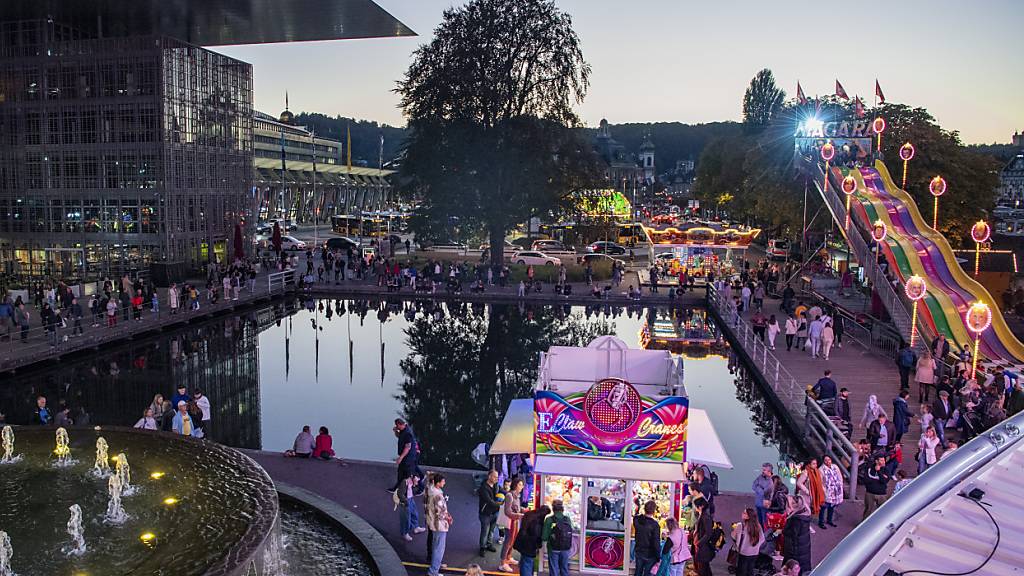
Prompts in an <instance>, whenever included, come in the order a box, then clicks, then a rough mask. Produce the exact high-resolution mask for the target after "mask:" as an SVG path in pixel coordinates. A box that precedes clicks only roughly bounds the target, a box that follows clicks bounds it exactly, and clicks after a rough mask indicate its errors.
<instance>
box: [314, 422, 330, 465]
mask: <svg viewBox="0 0 1024 576" xmlns="http://www.w3.org/2000/svg"><path fill="white" fill-rule="evenodd" d="M332 444H333V441H332V440H331V435H330V433H329V432H328V431H327V427H326V426H321V427H320V433H319V434H317V435H316V446H315V447H314V448H313V458H320V459H321V460H330V459H331V458H334V449H333V448H331V445H332Z"/></svg>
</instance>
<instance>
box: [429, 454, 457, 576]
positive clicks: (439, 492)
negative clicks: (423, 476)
mask: <svg viewBox="0 0 1024 576" xmlns="http://www.w3.org/2000/svg"><path fill="white" fill-rule="evenodd" d="M444 485H445V478H444V475H443V474H441V473H438V472H435V473H434V476H433V478H432V481H431V487H430V489H429V490H430V491H431V494H430V498H429V501H430V511H429V512H428V513H427V526H428V527H429V528H430V533H431V534H432V541H431V547H430V568H429V569H428V570H427V574H428V576H438V575H439V574H440V573H441V560H442V559H443V558H444V547H445V543H446V542H447V540H448V530H449V529H450V528H451V525H452V516H451V514H449V513H448V497H447V496H445V495H444Z"/></svg>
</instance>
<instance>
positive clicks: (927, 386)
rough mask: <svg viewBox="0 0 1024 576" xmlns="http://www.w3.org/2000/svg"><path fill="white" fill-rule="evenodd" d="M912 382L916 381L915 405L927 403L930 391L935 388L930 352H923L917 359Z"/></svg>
mask: <svg viewBox="0 0 1024 576" xmlns="http://www.w3.org/2000/svg"><path fill="white" fill-rule="evenodd" d="M914 380H916V381H917V403H918V404H924V403H925V402H928V398H929V397H931V389H932V388H934V387H935V359H933V358H932V353H931V352H928V351H925V353H924V354H922V355H921V357H920V358H918V359H917V369H916V370H915V371H914Z"/></svg>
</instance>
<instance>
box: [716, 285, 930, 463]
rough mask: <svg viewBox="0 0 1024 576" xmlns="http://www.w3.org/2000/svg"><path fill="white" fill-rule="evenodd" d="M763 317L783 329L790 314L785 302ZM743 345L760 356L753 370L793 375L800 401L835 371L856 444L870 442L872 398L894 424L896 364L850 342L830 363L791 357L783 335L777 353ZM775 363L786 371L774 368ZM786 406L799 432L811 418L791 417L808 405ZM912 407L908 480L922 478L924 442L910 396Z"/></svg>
mask: <svg viewBox="0 0 1024 576" xmlns="http://www.w3.org/2000/svg"><path fill="white" fill-rule="evenodd" d="M763 313H764V314H765V315H766V316H770V315H771V314H775V316H776V319H777V320H778V322H779V324H780V326H782V325H784V323H785V318H786V313H785V312H783V311H782V310H781V301H780V300H771V299H769V300H766V301H765V306H764V311H763ZM751 316H752V312H751V311H746V312H744V313H743V314H742V315H741V318H740V320H739V321H740V322H741V323H743V327H744V328H746V330H737V327H736V325H735V324H733V325H729V323H728V322H727V321H726V322H725V326H723V329H725V330H728V331H730V333H732V334H734V335H735V334H747V333H748V330H749V328H750V317H751ZM738 339H739V340H740V345H741V346H743V347H744V348H745V349H747V350H748V351H749V350H755V352H753V354H752V356H753V358H754V362H753V363H754V366H753V367H752V368H753V369H755V370H759V371H761V372H762V373H763V374H766V375H768V376H769V377H770V376H772V375H773V374H772V373H773V372H774V373H776V374H777V373H778V372H780V371H783V370H784V371H785V372H788V373H789V374H791V375H793V377H794V378H795V379H796V380H797V383H796V386H797V390H796V392H795V393H796V394H798V395H800V397H801V398H802V397H803V395H805V394H806V393H807V390H808V389H809V388H810V387H811V386H813V385H814V384H815V383H816V382H817V381H818V379H819V378H821V377H822V376H823V375H824V371H825V370H826V369H828V370H831V371H832V375H831V377H832V379H833V380H835V382H836V384H837V386H838V388H844V387H845V388H848V389H849V390H850V416H851V420H852V424H853V433H852V434H851V440H852V441H853V442H856V441H858V440H860V439H861V438H865V437H867V426H868V425H869V424H870V422H871V420H870V419H869V420H868V421H866V422H865V421H863V415H864V408H865V405H866V404H867V401H868V398H869V397H870V396H871V395H874V396H876V397H877V399H878V403H879V405H881V406H882V408H884V409H885V412H886V414H887V415H888V416H889V417H890V418H892V415H893V399H894V398H896V397H897V395H898V394H899V391H900V379H899V372H898V370H897V368H896V365H895V363H894V362H893V361H892V360H891V359H889V358H887V357H884V356H882V355H881V354H878V353H876V352H875V351H874V350H871V349H869V348H865V347H863V346H861V345H859V344H857V343H856V342H854V341H852V340H850V339H846V340H845V341H844V342H843V343H842V344H841V345H840V344H839V343H838V342H837V343H836V345H835V346H834V347H833V348H832V351H831V354H830V355H829V359H828V360H825V359H824V358H822V357H820V356H819V357H818V358H812V357H811V355H810V353H809V352H808V351H807V350H797V349H796V348H794V349H792V350H789V351H787V350H786V342H785V335H784V334H783V333H780V334H779V335H778V337H777V338H776V341H775V351H774V352H772V351H770V350H766V349H765V347H764V346H763V345H761V344H760V342H758V343H757V344H756V345H754V344H753V343H751V342H749V339H748V342H744V341H743V336H742V335H741V336H740V337H739V338H738ZM776 363H777V364H778V366H779V367H780V369H781V370H780V369H776V368H775V366H776ZM783 404H787V406H788V407H789V409H790V411H791V416H792V419H793V421H794V422H796V423H797V425H798V426H801V425H802V423H803V422H804V419H805V417H806V414H805V413H804V412H802V411H801V412H799V413H792V412H795V411H796V410H799V409H800V408H799V407H802V405H803V401H802V400H801V401H800V402H791V403H787V402H783ZM908 405H909V409H910V412H911V416H912V417H913V420H912V421H911V424H910V427H909V429H908V430H907V433H906V434H904V436H903V439H902V442H901V445H902V447H903V464H902V466H901V468H902V469H903V470H904V471H905V472H906V473H907V474H908V476H909V477H913V476H916V475H917V463H916V461H915V460H914V455H915V454H916V452H917V442H918V440H919V439H920V437H921V426H920V424H919V422H918V421H917V418H916V417H917V416H918V415H919V414H920V404H918V402H917V397H916V394H911V397H910V398H909V399H908ZM805 438H806V436H805Z"/></svg>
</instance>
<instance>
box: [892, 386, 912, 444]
mask: <svg viewBox="0 0 1024 576" xmlns="http://www.w3.org/2000/svg"><path fill="white" fill-rule="evenodd" d="M907 398H910V392H908V391H906V390H900V393H899V395H898V396H896V397H895V398H893V399H892V426H893V431H894V432H895V433H896V443H899V441H900V440H902V439H903V435H904V434H906V433H907V430H910V407H909V406H907Z"/></svg>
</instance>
